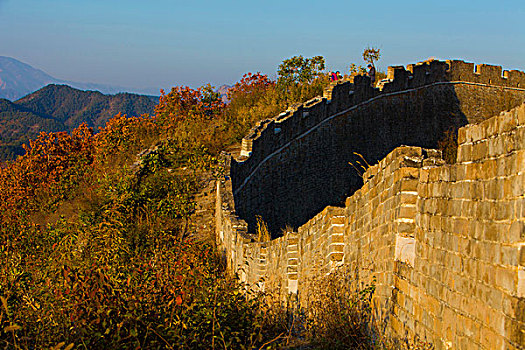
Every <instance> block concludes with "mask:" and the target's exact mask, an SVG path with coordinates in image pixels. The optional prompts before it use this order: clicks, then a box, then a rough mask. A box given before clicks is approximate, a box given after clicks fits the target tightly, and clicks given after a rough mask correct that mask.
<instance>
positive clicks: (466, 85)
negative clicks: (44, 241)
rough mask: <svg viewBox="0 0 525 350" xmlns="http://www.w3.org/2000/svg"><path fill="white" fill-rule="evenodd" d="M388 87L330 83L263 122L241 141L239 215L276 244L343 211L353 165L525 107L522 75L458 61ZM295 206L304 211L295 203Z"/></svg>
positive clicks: (434, 65) (414, 71) (235, 168)
mask: <svg viewBox="0 0 525 350" xmlns="http://www.w3.org/2000/svg"><path fill="white" fill-rule="evenodd" d="M388 77H389V78H390V81H389V82H387V83H385V84H383V85H382V89H377V88H372V87H371V86H370V83H369V79H368V78H367V77H357V78H356V79H354V82H353V83H350V82H342V83H339V84H334V85H333V86H331V87H330V89H328V90H327V91H326V92H325V96H324V97H322V98H321V97H318V98H314V99H312V100H311V101H309V102H306V103H304V104H303V105H299V106H295V107H294V108H293V109H290V110H288V111H286V112H284V113H282V114H281V115H280V116H278V117H276V118H274V119H268V120H264V121H262V122H260V123H259V125H257V126H256V127H254V128H253V129H252V131H251V132H250V134H249V135H247V136H246V137H245V138H244V139H243V142H242V152H241V154H242V156H241V157H240V158H237V159H234V160H233V161H232V165H231V169H232V171H231V177H232V187H233V191H234V194H235V201H236V212H237V214H238V215H239V216H240V217H242V218H243V219H244V220H246V222H247V223H248V225H249V228H250V230H251V231H253V230H254V228H255V215H260V216H262V218H263V219H264V220H265V221H266V222H267V223H268V225H269V228H270V230H271V232H272V234H273V236H274V237H277V236H278V235H279V234H280V230H281V229H282V228H284V227H285V226H286V225H290V226H291V227H293V228H295V229H297V228H298V227H299V226H301V225H303V224H304V223H306V222H307V221H308V220H309V219H310V218H311V217H313V216H315V215H316V213H318V212H320V211H321V210H322V209H323V208H324V207H326V206H328V205H342V204H343V203H344V201H345V198H346V197H348V196H349V195H351V194H352V193H353V192H355V191H356V190H357V189H358V188H360V187H361V186H362V185H363V181H362V179H361V177H360V175H359V174H358V173H357V172H356V171H354V170H353V168H352V167H351V166H350V165H349V164H348V162H349V161H352V162H355V161H356V160H359V158H357V156H356V155H355V153H354V152H356V153H359V154H361V155H363V156H364V157H365V158H366V159H367V161H368V162H370V163H376V162H378V161H379V160H380V159H382V158H384V157H385V156H386V155H387V154H388V153H389V152H391V151H392V150H393V149H394V148H396V147H398V146H401V145H410V146H419V147H425V148H436V147H437V143H438V141H439V140H440V139H441V138H442V137H443V134H444V132H445V131H446V130H449V129H451V128H452V129H457V128H458V127H460V126H464V125H467V124H469V123H477V122H480V121H482V120H484V119H487V118H490V117H491V116H494V115H496V114H499V113H500V112H501V111H503V110H509V109H511V108H514V107H516V106H518V105H520V104H521V103H523V102H525V73H522V72H518V71H510V72H504V75H502V71H501V67H496V66H487V65H479V66H478V67H477V68H476V70H475V69H474V64H471V63H465V62H462V61H447V62H440V61H432V62H424V63H420V64H417V65H409V66H408V67H407V69H405V68H403V67H391V68H389V75H388ZM298 199H300V200H301V202H302V203H301V205H300V206H298V205H296V203H297V201H298Z"/></svg>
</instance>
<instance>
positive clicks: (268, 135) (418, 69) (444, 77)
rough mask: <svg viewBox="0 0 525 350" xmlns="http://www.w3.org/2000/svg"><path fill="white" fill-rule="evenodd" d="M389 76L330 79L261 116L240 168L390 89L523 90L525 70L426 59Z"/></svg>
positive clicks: (398, 68)
mask: <svg viewBox="0 0 525 350" xmlns="http://www.w3.org/2000/svg"><path fill="white" fill-rule="evenodd" d="M387 80H388V81H387V82H385V83H383V84H382V87H381V89H379V88H373V87H372V86H371V85H370V79H369V78H368V77H367V76H364V75H359V76H356V77H355V78H354V81H353V83H351V82H348V81H339V82H337V83H335V84H331V85H330V86H329V87H328V88H327V89H326V91H325V92H324V94H323V97H316V98H314V99H312V100H310V101H307V102H305V103H303V104H297V105H295V106H292V107H290V108H289V109H288V110H287V111H285V112H283V113H281V114H280V115H278V116H277V117H275V118H272V119H266V120H263V121H260V122H259V123H258V124H257V125H256V126H255V127H253V128H252V129H251V130H250V132H249V133H248V135H246V137H245V138H244V139H243V141H242V149H241V154H240V157H239V158H237V159H236V161H237V162H244V163H245V164H244V168H246V169H250V170H253V168H254V167H255V166H257V164H259V162H260V161H262V160H263V159H264V158H265V157H266V156H268V154H267V153H266V152H264V150H267V149H278V148H280V147H283V146H285V145H286V144H287V143H289V142H290V141H291V140H293V139H295V138H296V137H297V136H298V135H300V134H302V133H304V132H306V131H307V130H309V129H311V128H312V127H314V126H316V125H318V124H320V123H322V122H323V121H324V120H325V119H327V118H329V117H332V116H334V115H337V114H338V113H344V112H346V111H348V110H349V109H351V108H357V107H358V106H359V105H360V104H363V103H370V102H372V101H374V100H375V99H377V98H381V97H382V96H390V95H391V94H393V93H402V92H404V91H407V90H412V89H418V88H423V87H426V86H430V85H432V84H436V83H443V84H462V83H463V84H468V83H472V84H484V85H490V86H497V87H502V88H509V89H523V91H525V73H524V72H521V71H517V70H511V71H502V67H501V66H492V65H487V64H479V65H475V64H474V63H468V62H464V61H460V60H447V61H437V60H430V61H425V62H419V63H416V64H409V65H407V67H406V68H405V67H403V66H392V67H388V72H387ZM261 143H264V144H265V147H264V150H263V148H262V147H259V145H260V144H261Z"/></svg>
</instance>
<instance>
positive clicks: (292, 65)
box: [277, 56, 325, 85]
mask: <svg viewBox="0 0 525 350" xmlns="http://www.w3.org/2000/svg"><path fill="white" fill-rule="evenodd" d="M324 68H325V62H324V57H323V56H314V57H312V58H304V57H303V56H294V57H292V58H288V59H286V60H284V61H283V63H281V64H280V65H279V69H278V70H277V74H278V76H279V77H278V80H277V82H278V84H280V85H281V84H282V85H289V84H292V83H293V84H299V83H311V82H312V81H314V80H315V79H316V78H317V77H319V76H320V75H321V73H322V71H323V70H324Z"/></svg>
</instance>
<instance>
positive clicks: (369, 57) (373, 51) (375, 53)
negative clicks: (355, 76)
mask: <svg viewBox="0 0 525 350" xmlns="http://www.w3.org/2000/svg"><path fill="white" fill-rule="evenodd" d="M380 58H381V50H380V49H378V48H376V47H373V46H372V47H370V46H369V47H367V48H366V49H365V50H364V51H363V60H365V62H366V63H370V64H371V65H372V66H374V68H375V64H374V62H376V61H379V59H380Z"/></svg>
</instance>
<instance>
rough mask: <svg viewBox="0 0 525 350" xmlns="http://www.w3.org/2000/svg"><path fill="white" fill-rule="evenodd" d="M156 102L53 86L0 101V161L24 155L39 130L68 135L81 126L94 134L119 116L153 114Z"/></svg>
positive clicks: (127, 94)
mask: <svg viewBox="0 0 525 350" xmlns="http://www.w3.org/2000/svg"><path fill="white" fill-rule="evenodd" d="M157 103H158V97H154V96H144V95H136V94H129V93H119V94H116V95H104V94H102V93H100V92H98V91H81V90H77V89H74V88H72V87H70V86H67V85H53V84H52V85H47V86H45V87H44V88H42V89H40V90H38V91H36V92H34V93H32V94H30V95H27V96H25V97H24V98H21V99H19V100H17V101H14V102H11V101H9V100H7V99H0V161H2V160H10V159H14V158H15V157H16V156H17V155H20V154H23V153H24V150H23V148H22V145H23V144H24V143H27V142H28V141H29V140H30V139H34V138H36V137H37V136H38V134H39V133H40V132H41V131H45V132H54V131H68V132H70V131H72V130H73V129H74V128H76V127H77V126H79V125H80V124H82V123H87V124H88V126H90V127H93V128H94V129H95V131H96V130H97V129H98V127H102V126H104V125H105V124H106V122H107V121H108V120H109V119H111V118H112V117H114V116H115V115H116V114H118V113H122V114H126V115H128V116H140V115H142V114H146V113H148V114H153V113H154V109H155V105H156V104H157Z"/></svg>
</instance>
